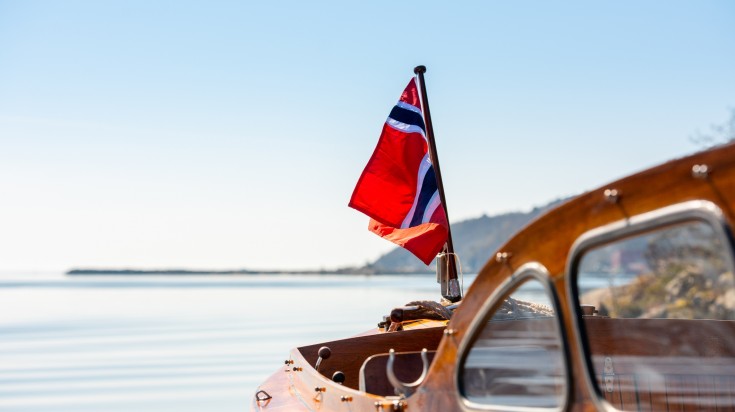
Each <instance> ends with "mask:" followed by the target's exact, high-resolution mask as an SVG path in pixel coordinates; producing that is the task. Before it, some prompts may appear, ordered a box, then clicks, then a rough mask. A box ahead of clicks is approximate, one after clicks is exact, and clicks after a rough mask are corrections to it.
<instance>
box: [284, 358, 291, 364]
mask: <svg viewBox="0 0 735 412" xmlns="http://www.w3.org/2000/svg"><path fill="white" fill-rule="evenodd" d="M284 363H285V364H286V365H293V360H291V359H286V361H285V362H284Z"/></svg>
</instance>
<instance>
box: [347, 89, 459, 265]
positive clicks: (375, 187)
mask: <svg viewBox="0 0 735 412" xmlns="http://www.w3.org/2000/svg"><path fill="white" fill-rule="evenodd" d="M349 206H350V207H351V208H353V209H356V210H358V211H360V212H362V213H364V214H366V215H368V216H369V217H370V218H371V220H370V224H369V226H368V229H369V230H370V231H372V232H374V233H376V234H377V235H379V236H381V237H383V238H385V239H388V240H390V241H391V242H393V243H395V244H397V245H399V246H401V247H403V248H405V249H407V250H408V251H410V252H411V253H413V254H414V255H416V257H418V258H419V259H421V261H423V262H424V263H425V264H427V265H428V264H429V263H431V261H432V260H433V259H434V257H436V255H437V253H439V252H440V251H441V250H442V249H443V248H444V244H445V243H446V241H447V234H448V226H449V225H448V223H447V218H446V213H445V211H444V206H443V205H442V203H441V199H440V197H439V191H438V189H437V181H436V174H435V172H434V167H433V166H432V164H431V160H430V158H429V153H428V142H427V140H426V126H425V125H424V117H423V112H422V110H421V102H420V100H419V93H418V88H417V87H416V80H415V78H414V79H411V81H410V82H409V83H408V86H406V89H405V90H404V91H403V94H401V98H400V100H399V101H398V103H397V104H396V106H395V107H393V110H392V111H391V112H390V115H389V116H388V120H387V121H386V122H385V124H384V125H383V132H382V133H381V135H380V139H379V140H378V145H377V146H376V147H375V151H374V152H373V155H372V157H371V158H370V160H369V161H368V164H367V166H366V167H365V170H364V171H363V172H362V175H361V176H360V179H359V180H358V181H357V186H356V187H355V190H354V192H353V193H352V198H351V199H350V203H349Z"/></svg>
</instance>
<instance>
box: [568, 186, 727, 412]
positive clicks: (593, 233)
mask: <svg viewBox="0 0 735 412" xmlns="http://www.w3.org/2000/svg"><path fill="white" fill-rule="evenodd" d="M697 221H699V222H704V223H706V224H708V225H709V226H710V227H712V229H713V231H714V232H715V233H716V235H717V236H718V237H719V238H720V241H721V242H722V245H723V247H724V248H725V249H726V250H729V251H730V253H729V254H727V257H726V259H727V264H728V265H729V266H730V268H731V270H732V268H733V267H735V264H733V251H734V250H735V249H734V248H733V235H732V231H731V230H730V226H729V224H728V223H727V219H726V218H725V214H724V213H723V212H722V209H720V208H719V207H718V206H717V205H716V204H714V203H712V202H710V201H707V200H691V201H687V202H683V203H677V204H674V205H671V206H666V207H663V208H661V209H657V210H654V211H651V212H646V213H642V214H640V215H636V216H632V217H630V218H627V219H623V220H619V221H617V222H613V223H610V224H607V225H604V226H600V227H598V228H595V229H592V230H589V231H587V232H585V233H583V234H582V235H581V236H580V237H579V238H577V240H576V241H575V242H574V244H573V245H572V248H571V250H570V252H569V256H568V260H567V273H566V284H567V296H568V303H569V307H570V310H571V314H572V325H573V326H574V331H573V333H574V339H575V341H576V343H577V347H578V348H580V350H578V351H577V355H575V356H576V357H577V361H578V362H579V363H580V365H582V368H583V372H584V379H585V383H586V385H587V388H588V390H589V395H590V398H591V399H592V401H593V403H594V404H595V407H596V408H597V410H603V411H619V409H617V408H615V407H614V406H612V405H611V404H610V403H609V402H607V401H606V400H605V396H604V395H603V394H602V393H601V392H600V391H599V388H598V387H597V383H596V380H595V379H593V378H594V367H593V366H592V364H591V360H590V357H589V356H588V353H589V348H588V345H587V339H586V338H585V337H586V333H583V332H584V330H583V328H584V325H583V324H582V322H581V321H580V319H581V316H582V312H581V310H580V304H579V296H578V293H577V292H578V291H577V268H578V266H579V263H580V260H581V258H582V256H583V255H584V254H585V253H586V252H587V251H589V250H590V249H592V248H594V247H596V246H601V245H605V244H609V243H611V242H613V241H616V240H621V239H625V238H630V237H632V236H634V235H638V234H644V233H647V232H651V231H653V230H654V229H657V228H665V227H667V226H673V225H676V224H680V223H687V222H697Z"/></svg>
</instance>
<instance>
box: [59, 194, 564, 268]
mask: <svg viewBox="0 0 735 412" xmlns="http://www.w3.org/2000/svg"><path fill="white" fill-rule="evenodd" d="M564 200H565V199H559V200H555V201H553V202H550V203H548V204H546V205H544V206H541V207H536V208H533V209H532V210H530V211H528V212H525V213H524V212H511V213H503V214H500V215H497V216H481V217H479V218H475V219H468V220H463V221H461V222H456V223H453V224H452V237H453V241H454V247H455V250H456V252H457V255H459V257H460V260H461V263H462V269H463V272H464V273H477V272H478V271H479V270H480V268H482V266H483V265H484V264H485V263H486V262H487V261H488V259H489V258H490V256H492V254H493V253H494V252H495V251H496V250H497V249H498V248H499V247H500V245H502V244H503V243H505V242H506V241H507V240H508V239H509V238H510V237H511V236H512V235H513V234H514V233H515V232H516V231H517V230H519V229H520V228H522V227H523V226H524V225H526V224H527V223H528V222H529V221H531V220H532V219H534V218H536V217H537V216H539V215H540V214H542V213H543V212H545V211H546V210H548V209H550V208H552V207H554V206H556V205H558V204H560V203H561V202H563V201H564ZM366 236H367V235H366ZM434 270H435V269H434V265H430V266H425V265H424V264H423V263H422V262H421V261H420V260H418V259H416V257H414V256H413V255H411V254H410V253H409V252H408V251H406V250H405V249H402V248H399V247H397V248H395V249H394V250H392V251H390V252H388V253H386V254H385V255H383V256H381V257H379V258H378V259H377V260H375V261H374V262H371V263H367V264H366V265H364V266H361V267H343V268H337V269H316V270H315V269H306V270H281V269H276V270H252V269H234V270H192V269H133V268H127V269H110V268H107V269H104V268H102V269H101V268H75V269H72V270H69V271H68V272H66V274H67V275H263V274H266V275H310V274H312V275H390V274H407V275H411V274H426V273H434Z"/></svg>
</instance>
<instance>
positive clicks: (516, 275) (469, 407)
mask: <svg viewBox="0 0 735 412" xmlns="http://www.w3.org/2000/svg"><path fill="white" fill-rule="evenodd" d="M529 280H537V281H538V282H539V283H540V284H541V285H542V286H543V288H544V290H545V292H546V295H547V296H548V298H549V303H550V305H551V306H552V308H553V309H554V312H555V313H556V326H557V330H558V333H559V336H558V338H559V343H560V353H561V356H562V358H563V359H562V365H563V366H562V372H563V374H564V383H563V385H564V388H563V391H562V400H561V402H560V404H559V406H558V407H556V408H538V407H529V406H510V405H500V404H481V403H476V402H472V401H470V400H469V399H467V398H466V397H465V396H464V394H463V393H462V391H461V389H460V388H461V382H460V381H461V380H462V376H461V375H462V371H463V370H464V368H463V366H464V363H465V361H466V360H467V357H468V356H469V353H470V350H471V349H472V347H473V345H474V343H475V342H476V341H477V338H478V337H479V335H480V332H481V331H482V329H483V328H484V326H485V324H486V323H487V322H488V321H489V319H490V318H491V317H492V312H491V311H492V310H493V309H494V308H495V306H496V305H497V304H498V303H500V299H501V298H503V297H504V296H505V295H506V294H508V293H510V292H511V291H513V290H514V289H516V288H518V287H519V286H521V285H522V284H523V283H525V282H527V281H529ZM477 313H478V315H476V316H475V317H474V319H473V320H472V322H471V323H470V325H469V327H468V328H467V333H466V334H465V338H464V339H463V340H462V342H460V345H459V348H458V349H457V363H456V367H455V374H454V375H455V376H454V385H455V390H456V393H457V394H458V395H459V396H458V397H457V398H458V399H459V400H460V402H459V403H460V407H461V409H462V410H463V411H538V412H555V411H564V410H566V409H567V406H568V405H569V400H570V397H571V385H570V377H571V376H572V375H571V370H572V369H571V364H570V358H569V348H568V345H567V340H566V336H567V335H566V331H565V328H564V321H563V316H562V311H561V306H560V304H559V297H558V295H557V293H556V291H555V289H554V286H553V284H552V282H551V276H550V275H549V271H548V270H547V269H546V267H544V266H543V265H542V264H540V263H538V262H530V263H526V264H524V265H522V266H521V267H519V268H518V269H517V270H516V271H515V272H513V274H512V275H511V276H509V277H508V278H507V279H506V280H504V281H503V283H501V284H500V285H499V286H498V287H497V288H495V290H494V291H493V292H492V293H491V294H490V296H489V297H488V298H487V299H486V300H485V302H484V303H483V304H482V306H481V307H480V309H479V310H478V311H477Z"/></svg>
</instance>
